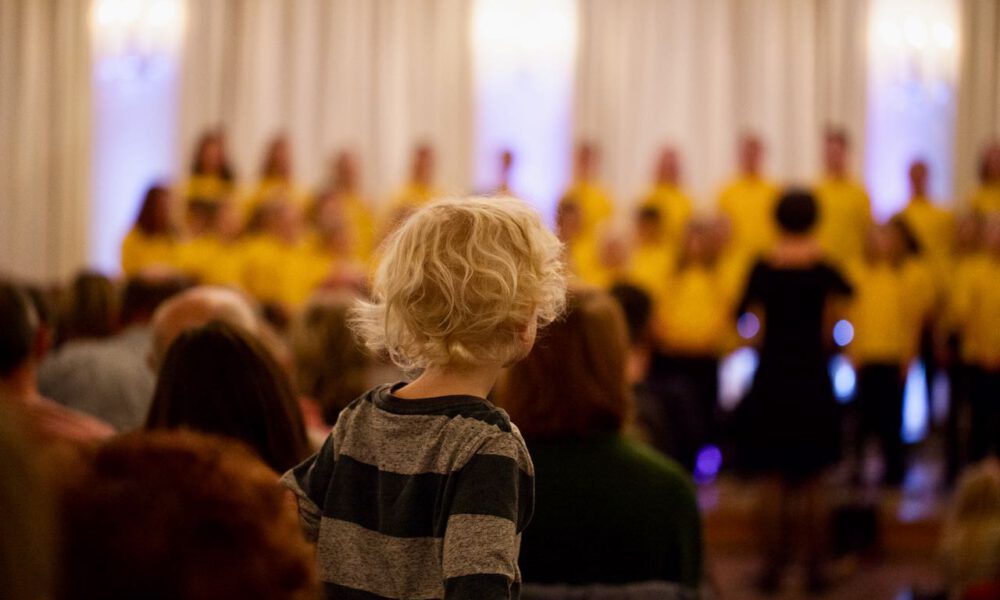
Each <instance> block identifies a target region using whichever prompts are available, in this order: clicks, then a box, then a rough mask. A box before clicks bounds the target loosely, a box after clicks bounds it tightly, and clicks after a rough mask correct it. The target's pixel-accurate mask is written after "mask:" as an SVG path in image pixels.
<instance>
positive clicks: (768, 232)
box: [719, 177, 779, 259]
mask: <svg viewBox="0 0 1000 600" xmlns="http://www.w3.org/2000/svg"><path fill="white" fill-rule="evenodd" d="M778 194H779V189H778V186H777V185H776V184H775V183H772V182H771V181H768V180H767V179H763V178H761V177H739V178H737V179H735V180H733V181H732V182H730V183H729V184H728V185H726V186H725V187H724V188H723V189H722V192H721V193H720V194H719V211H720V212H721V213H722V214H723V215H724V216H725V217H726V218H728V219H729V222H730V225H731V227H732V240H731V242H730V246H729V249H730V252H732V253H735V254H739V255H743V256H747V257H750V258H751V259H752V258H753V257H756V256H758V255H760V254H763V253H766V252H767V251H768V250H770V249H771V247H772V246H773V245H774V242H775V240H776V239H777V226H776V223H775V219H774V208H775V205H776V204H777V200H778Z"/></svg>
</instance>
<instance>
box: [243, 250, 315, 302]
mask: <svg viewBox="0 0 1000 600" xmlns="http://www.w3.org/2000/svg"><path fill="white" fill-rule="evenodd" d="M301 248H302V244H294V245H293V244H288V243H286V242H284V241H282V240H279V239H277V238H275V237H273V236H270V235H266V234H264V235H257V236H254V237H252V238H250V239H248V240H246V241H244V242H243V243H242V250H241V252H242V254H243V261H242V262H243V276H242V281H243V289H245V290H246V291H247V293H248V294H250V295H251V296H253V297H254V298H256V299H257V300H258V301H259V302H262V303H273V304H280V305H282V306H285V307H287V308H293V307H295V306H297V305H298V304H299V303H300V302H301V301H302V288H303V285H304V284H303V283H302V281H301V272H302V270H301V266H300V253H301Z"/></svg>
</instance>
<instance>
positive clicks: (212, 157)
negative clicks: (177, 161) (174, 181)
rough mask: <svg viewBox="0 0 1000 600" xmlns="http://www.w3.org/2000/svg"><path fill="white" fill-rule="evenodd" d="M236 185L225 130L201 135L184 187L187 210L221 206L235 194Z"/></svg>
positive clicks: (183, 195) (183, 192)
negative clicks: (198, 205) (218, 204)
mask: <svg viewBox="0 0 1000 600" xmlns="http://www.w3.org/2000/svg"><path fill="white" fill-rule="evenodd" d="M235 183H236V178H235V177H234V175H233V169H232V167H231V166H230V164H229V157H228V156H226V138H225V135H224V134H223V132H222V130H221V129H208V130H206V131H204V132H202V134H201V136H200V137H199V138H198V141H197V143H196V144H195V149H194V153H193V154H192V156H191V170H190V173H189V178H188V180H187V181H186V182H185V183H184V186H183V187H182V194H181V196H182V198H183V199H184V204H185V206H186V207H188V209H190V208H191V207H192V205H193V204H195V203H207V204H216V203H218V202H221V201H223V200H224V199H225V198H227V197H228V196H229V195H230V194H232V193H233V191H234V189H235Z"/></svg>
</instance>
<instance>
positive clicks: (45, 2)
mask: <svg viewBox="0 0 1000 600" xmlns="http://www.w3.org/2000/svg"><path fill="white" fill-rule="evenodd" d="M88 5H89V2H88V1H87V0H0V82H2V83H0V273H2V274H5V275H8V276H14V277H18V278H23V279H26V280H31V281H35V282H49V281H53V280H57V279H62V278H64V277H66V276H68V275H69V274H70V273H71V272H72V271H73V270H74V269H75V268H77V267H78V266H80V265H81V264H82V263H83V260H84V259H83V257H85V256H86V238H87V214H88V206H89V196H90V183H89V170H90V119H91V113H90V91H91V88H90V85H91V79H90V43H89V36H88V32H87V8H88Z"/></svg>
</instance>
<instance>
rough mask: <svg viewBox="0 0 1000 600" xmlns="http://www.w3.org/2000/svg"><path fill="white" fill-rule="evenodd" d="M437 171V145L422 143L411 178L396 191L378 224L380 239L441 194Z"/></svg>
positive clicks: (412, 160)
mask: <svg viewBox="0 0 1000 600" xmlns="http://www.w3.org/2000/svg"><path fill="white" fill-rule="evenodd" d="M436 169H437V153H436V152H435V150H434V146H433V145H431V144H430V143H429V142H427V141H422V142H419V143H418V144H417V145H416V146H414V148H413V155H412V156H411V158H410V173H409V179H408V180H407V181H406V183H405V184H403V186H402V188H400V190H399V191H398V192H396V195H395V196H394V197H393V198H392V200H391V201H390V203H389V209H388V211H387V212H386V213H385V215H384V216H383V218H382V220H381V221H382V222H381V223H380V224H379V234H380V237H382V238H385V237H388V235H389V234H390V233H392V231H393V230H395V228H396V227H398V226H399V225H400V224H401V223H402V222H403V221H405V220H406V218H407V217H408V216H409V215H411V214H412V213H413V212H414V211H415V210H417V209H418V208H420V207H421V206H423V205H425V204H427V203H428V202H431V201H432V200H435V199H436V198H437V197H438V196H440V195H441V189H440V188H438V186H437V183H436V182H435V171H436Z"/></svg>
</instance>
